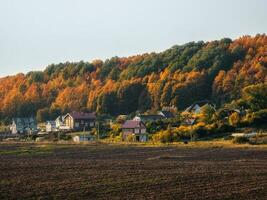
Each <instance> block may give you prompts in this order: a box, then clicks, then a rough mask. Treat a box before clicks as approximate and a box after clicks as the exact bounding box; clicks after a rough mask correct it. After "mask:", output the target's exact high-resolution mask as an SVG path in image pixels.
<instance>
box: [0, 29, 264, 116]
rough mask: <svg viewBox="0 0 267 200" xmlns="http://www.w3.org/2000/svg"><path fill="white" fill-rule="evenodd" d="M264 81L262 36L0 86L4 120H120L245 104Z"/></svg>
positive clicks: (54, 69)
mask: <svg viewBox="0 0 267 200" xmlns="http://www.w3.org/2000/svg"><path fill="white" fill-rule="evenodd" d="M266 75H267V36H266V35H265V34H263V35H257V36H255V37H251V36H243V37H241V38H239V39H237V40H234V41H232V40H231V39H221V40H218V41H212V42H190V43H187V44H184V45H181V46H180V45H176V46H173V47H172V48H170V49H168V50H166V51H164V52H161V53H149V54H143V55H136V56H131V57H127V58H119V57H113V58H111V59H107V60H105V61H101V60H95V61H93V62H91V63H90V62H83V61H81V62H77V63H70V62H66V63H60V64H52V65H49V66H48V67H47V68H46V69H45V70H44V71H38V72H30V73H28V74H26V75H24V74H18V75H16V76H9V77H5V78H1V79H0V87H1V89H0V118H1V120H7V119H10V118H11V117H14V116H29V115H36V113H37V112H38V114H39V115H40V116H42V117H43V119H48V118H54V117H55V116H56V115H57V114H59V113H65V112H67V111H70V110H90V111H97V112H98V113H105V114H110V115H116V114H129V113H133V112H135V111H137V110H138V111H141V112H144V111H147V110H157V109H160V108H161V107H163V106H170V105H175V106H177V108H178V110H182V109H184V108H185V107H186V106H188V105H190V104H191V103H193V102H195V101H197V100H204V99H205V100H211V101H213V102H214V103H216V104H217V105H218V106H220V105H222V104H225V103H228V102H231V101H232V100H238V99H240V98H242V95H243V92H244V90H246V88H248V86H249V87H250V89H252V90H253V88H251V87H261V91H266V84H267V77H266ZM256 84H257V85H256ZM251 85H253V86H251ZM262 88H263V89H262ZM264 88H265V89H264ZM262 106H265V105H262Z"/></svg>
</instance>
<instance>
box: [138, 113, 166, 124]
mask: <svg viewBox="0 0 267 200" xmlns="http://www.w3.org/2000/svg"><path fill="white" fill-rule="evenodd" d="M162 119H165V117H164V116H162V115H137V116H135V117H134V118H133V120H134V121H142V122H144V123H147V122H154V121H158V120H162Z"/></svg>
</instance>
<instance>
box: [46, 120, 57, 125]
mask: <svg viewBox="0 0 267 200" xmlns="http://www.w3.org/2000/svg"><path fill="white" fill-rule="evenodd" d="M46 123H47V124H51V125H55V124H56V122H55V121H47V122H46Z"/></svg>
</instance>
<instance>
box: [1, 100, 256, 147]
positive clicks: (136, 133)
mask: <svg viewBox="0 0 267 200" xmlns="http://www.w3.org/2000/svg"><path fill="white" fill-rule="evenodd" d="M209 112H211V113H215V112H216V106H215V105H214V104H212V103H210V102H209V101H206V100H204V101H199V102H195V103H194V104H192V105H190V106H189V107H187V108H186V109H185V110H184V111H183V112H180V113H178V112H177V109H176V108H175V107H165V108H163V109H162V110H160V111H157V112H156V113H154V114H147V113H146V114H143V113H142V114H140V113H138V114H136V115H118V116H116V117H113V118H112V117H106V116H105V117H103V116H100V115H97V113H95V112H78V111H72V112H69V113H66V114H65V115H60V116H58V117H57V118H56V119H51V120H49V121H46V122H37V120H36V118H35V117H27V118H18V117H16V118H13V119H12V124H11V125H10V127H9V129H10V130H9V131H8V132H6V133H5V134H1V135H0V136H1V139H2V140H4V141H12V140H15V141H36V142H42V141H69V142H75V143H80V142H94V141H99V140H102V139H104V140H106V139H108V140H110V141H111V140H112V141H117V142H149V141H160V142H164V143H165V142H173V141H181V142H185V143H188V142H189V141H196V140H201V138H205V137H207V135H208V133H209V131H210V130H206V129H205V125H204V124H203V120H202V121H201V120H200V119H201V118H203V115H208V113H209ZM220 112H221V111H220ZM225 112H226V111H225ZM242 115H244V111H242V110H239V109H228V110H227V113H226V115H225V117H224V119H223V120H224V121H225V123H227V122H228V121H229V117H230V116H242ZM210 129H211V130H212V128H210ZM225 130H226V134H227V131H228V132H231V136H232V137H234V138H243V137H246V138H251V137H255V136H256V134H257V133H256V132H253V131H250V132H247V133H244V132H243V133H240V132H233V131H232V130H229V127H228V129H227V127H226V128H225ZM225 130H223V131H225ZM193 131H194V133H193ZM210 132H211V131H210ZM196 133H197V134H196ZM175 134H176V135H175ZM177 135H178V137H179V138H177ZM219 135H220V134H219ZM224 135H225V134H224ZM228 136H229V134H228Z"/></svg>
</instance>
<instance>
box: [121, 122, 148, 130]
mask: <svg viewBox="0 0 267 200" xmlns="http://www.w3.org/2000/svg"><path fill="white" fill-rule="evenodd" d="M122 128H146V126H145V124H144V123H143V122H141V121H134V120H127V121H126V122H125V123H124V124H123V125H122Z"/></svg>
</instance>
